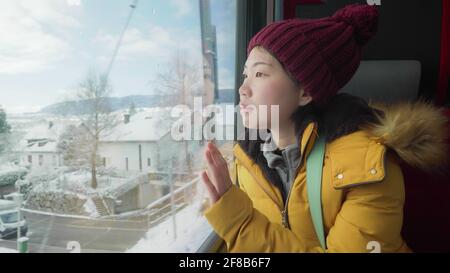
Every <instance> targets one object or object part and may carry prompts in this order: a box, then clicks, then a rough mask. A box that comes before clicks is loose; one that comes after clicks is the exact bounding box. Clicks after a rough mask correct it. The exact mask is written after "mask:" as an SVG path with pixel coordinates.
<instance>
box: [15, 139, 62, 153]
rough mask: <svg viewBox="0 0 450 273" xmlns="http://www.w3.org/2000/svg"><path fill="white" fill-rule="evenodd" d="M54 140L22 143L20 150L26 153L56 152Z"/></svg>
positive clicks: (56, 144)
mask: <svg viewBox="0 0 450 273" xmlns="http://www.w3.org/2000/svg"><path fill="white" fill-rule="evenodd" d="M57 146H58V143H57V142H56V141H37V142H34V143H32V144H27V145H24V147H23V149H22V151H23V152H28V153H56V152H57V151H58V148H57Z"/></svg>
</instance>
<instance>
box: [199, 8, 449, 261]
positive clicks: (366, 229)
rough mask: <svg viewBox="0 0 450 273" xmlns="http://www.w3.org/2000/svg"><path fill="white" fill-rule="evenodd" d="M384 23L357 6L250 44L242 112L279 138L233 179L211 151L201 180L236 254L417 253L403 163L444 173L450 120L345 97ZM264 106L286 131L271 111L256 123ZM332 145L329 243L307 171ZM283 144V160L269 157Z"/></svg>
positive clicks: (272, 30)
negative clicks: (411, 244) (407, 237)
mask: <svg viewBox="0 0 450 273" xmlns="http://www.w3.org/2000/svg"><path fill="white" fill-rule="evenodd" d="M377 20H378V12H377V9H376V8H375V7H372V6H368V5H350V6H347V7H345V8H343V9H341V10H339V11H338V12H336V13H335V14H334V15H333V16H331V17H328V18H322V19H314V20H301V19H292V20H285V21H280V22H275V23H273V24H270V25H268V26H266V27H265V28H264V29H262V30H261V31H260V32H259V33H258V34H256V35H255V36H254V37H253V38H252V40H251V41H250V44H249V46H248V58H247V61H246V64H245V67H244V73H243V74H244V78H245V79H244V82H243V84H242V86H241V87H240V89H239V94H240V106H241V114H242V118H243V123H244V125H245V127H246V130H247V132H248V131H249V130H257V129H267V130H268V132H269V133H270V135H269V136H270V138H266V139H259V140H243V141H240V142H239V143H238V144H236V145H235V147H234V156H235V164H234V168H233V171H232V174H231V176H230V174H229V172H228V168H227V163H226V162H225V160H224V159H223V157H222V155H221V154H220V152H219V151H218V149H217V148H216V147H215V146H214V145H213V144H212V143H209V144H208V146H207V148H206V151H205V157H206V160H207V163H208V171H207V172H206V171H205V172H203V173H202V178H203V182H204V184H205V186H206V188H207V190H208V193H209V196H210V200H211V204H212V205H211V207H210V208H208V210H207V211H206V212H205V216H206V218H207V219H208V221H209V223H210V224H211V226H212V227H213V228H214V230H215V231H216V233H217V234H218V235H219V236H220V237H222V238H223V239H224V241H225V242H226V244H227V248H228V251H231V252H369V251H371V250H373V249H375V250H379V251H381V252H409V248H408V246H407V245H406V243H405V242H404V240H403V239H402V237H401V229H402V218H403V204H404V200H405V191H404V183H403V176H402V172H401V169H400V167H399V164H398V162H397V161H398V160H400V159H403V160H404V161H406V162H408V163H410V164H413V165H415V166H421V167H424V168H428V167H431V166H436V165H438V164H439V163H440V162H441V160H442V159H443V158H444V157H445V153H444V151H445V149H442V139H443V135H444V130H443V129H442V128H444V127H443V125H444V123H445V120H444V118H441V116H440V113H439V111H437V109H434V108H433V107H431V106H429V105H427V104H424V103H417V104H414V105H408V104H405V105H403V106H400V107H397V108H393V109H384V111H382V110H381V109H375V108H374V107H370V106H368V105H367V103H366V102H364V101H363V100H362V99H359V98H357V97H353V96H350V95H345V94H339V95H337V92H338V91H339V89H341V88H342V87H343V86H344V85H345V84H346V83H347V82H348V81H349V80H350V79H351V78H352V76H353V74H354V73H355V71H356V69H357V68H358V66H359V63H360V58H361V48H362V47H363V46H364V45H365V44H366V43H367V42H368V40H369V39H370V37H372V36H373V35H374V34H375V32H376V28H377ZM263 105H264V106H268V107H270V106H272V105H278V106H279V120H277V122H278V123H277V124H271V123H272V121H271V117H270V112H269V114H267V115H257V111H255V110H254V108H253V107H251V106H257V107H258V106H263ZM424 119H425V122H424ZM254 120H257V123H256V124H257V126H256V127H255V126H254V125H252V124H255V122H252V121H254ZM263 124H265V125H266V127H262V126H263ZM321 135H325V138H326V146H325V153H324V162H323V171H322V185H321V205H322V208H321V209H322V218H323V231H324V234H325V244H324V243H323V242H322V243H321V241H320V240H319V237H318V234H317V232H316V229H315V227H314V223H313V221H312V217H311V211H310V208H311V206H310V203H309V197H308V192H307V182H306V174H307V172H308V170H307V169H306V161H307V158H308V155H309V153H310V152H311V150H312V149H313V147H314V145H315V143H316V142H317V140H318V138H319V136H321ZM272 141H273V143H275V144H276V149H275V150H273V151H270V150H268V151H266V150H264V151H263V150H261V144H263V143H269V142H272ZM235 178H236V179H235Z"/></svg>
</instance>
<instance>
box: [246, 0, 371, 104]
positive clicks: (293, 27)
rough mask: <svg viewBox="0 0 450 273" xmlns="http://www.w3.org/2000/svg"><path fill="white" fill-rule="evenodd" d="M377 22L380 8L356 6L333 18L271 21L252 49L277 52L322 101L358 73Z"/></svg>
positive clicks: (317, 101) (344, 9) (295, 76)
mask: <svg viewBox="0 0 450 273" xmlns="http://www.w3.org/2000/svg"><path fill="white" fill-rule="evenodd" d="M377 24H378V10H377V8H376V7H374V6H369V5H360V4H353V5H349V6H346V7H345V8H343V9H340V10H338V11H337V12H336V13H335V14H334V15H333V16H331V17H326V18H320V19H289V20H284V21H278V22H274V23H272V24H269V25H267V26H266V27H264V28H263V29H262V30H261V31H260V32H258V33H257V34H256V35H255V36H254V37H253V38H252V39H251V41H250V44H249V46H248V48H247V53H248V54H250V52H251V50H252V49H253V48H254V47H255V46H262V47H263V48H264V49H266V50H268V51H269V52H271V53H272V54H273V55H274V56H275V57H276V58H277V59H278V61H280V62H281V64H282V65H283V66H284V68H285V69H286V70H287V71H289V73H290V74H291V75H292V76H293V77H294V78H295V79H296V80H297V81H298V82H299V83H300V84H301V86H302V87H303V88H304V90H305V92H306V94H308V95H310V96H311V97H312V98H313V101H314V102H315V103H317V104H319V105H320V104H323V103H326V102H327V101H328V100H329V99H330V98H331V97H333V96H334V95H336V93H337V92H338V91H339V89H341V88H342V87H343V86H344V85H345V84H346V83H347V82H348V81H349V80H350V79H351V78H352V77H353V74H354V73H355V72H356V69H357V68H358V66H359V63H360V59H361V49H362V47H363V46H364V45H365V44H366V43H367V42H368V40H369V39H370V38H371V37H372V36H373V35H375V33H376V30H377Z"/></svg>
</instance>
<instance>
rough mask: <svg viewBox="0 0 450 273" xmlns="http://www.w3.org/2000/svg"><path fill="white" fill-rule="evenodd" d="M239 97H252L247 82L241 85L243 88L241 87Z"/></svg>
mask: <svg viewBox="0 0 450 273" xmlns="http://www.w3.org/2000/svg"><path fill="white" fill-rule="evenodd" d="M239 95H240V96H241V97H243V96H245V97H247V98H248V97H250V96H251V90H250V88H249V87H248V86H247V84H246V83H245V82H244V83H243V84H242V85H241V87H239Z"/></svg>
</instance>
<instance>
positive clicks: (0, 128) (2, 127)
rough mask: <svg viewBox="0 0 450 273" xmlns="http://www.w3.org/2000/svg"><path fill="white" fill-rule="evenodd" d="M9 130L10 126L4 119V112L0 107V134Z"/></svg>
mask: <svg viewBox="0 0 450 273" xmlns="http://www.w3.org/2000/svg"><path fill="white" fill-rule="evenodd" d="M10 130H11V126H9V124H8V122H7V121H6V113H5V111H3V109H2V108H0V134H6V133H9V132H10Z"/></svg>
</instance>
